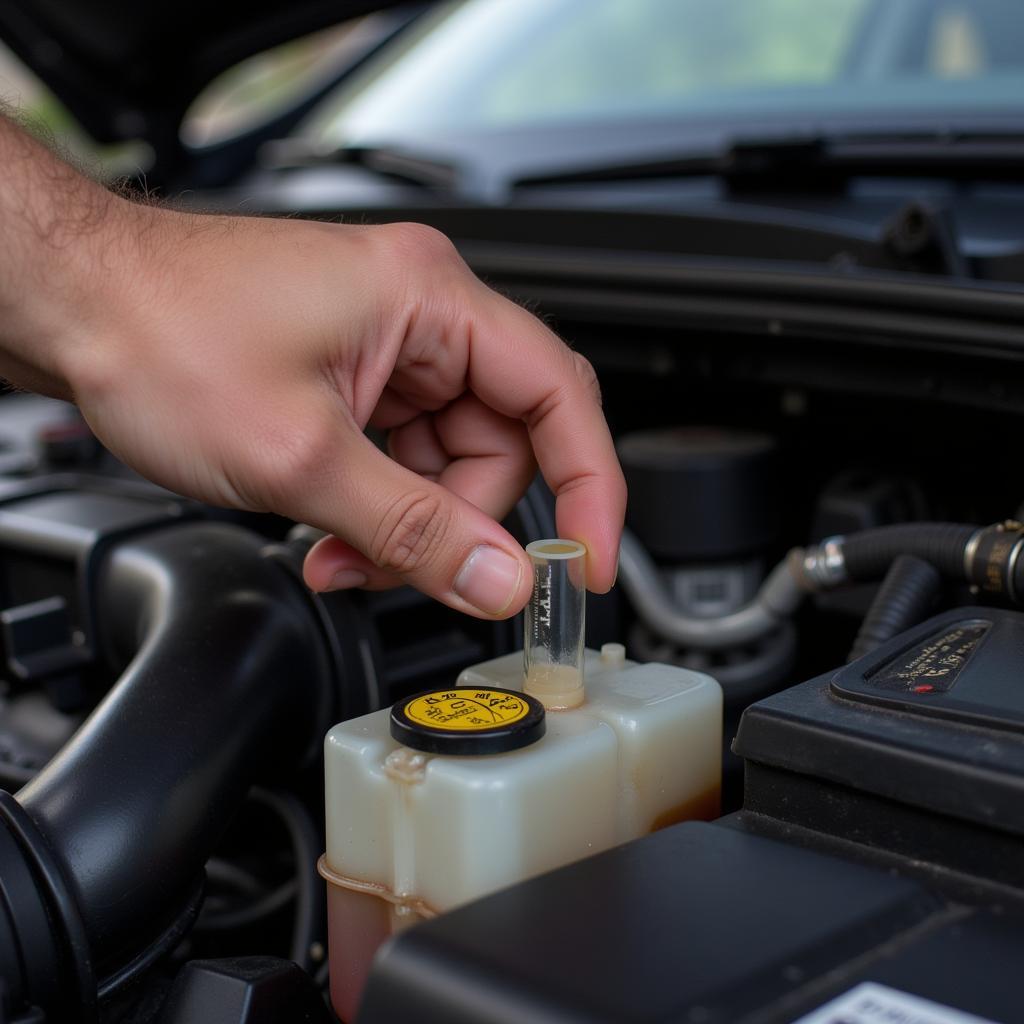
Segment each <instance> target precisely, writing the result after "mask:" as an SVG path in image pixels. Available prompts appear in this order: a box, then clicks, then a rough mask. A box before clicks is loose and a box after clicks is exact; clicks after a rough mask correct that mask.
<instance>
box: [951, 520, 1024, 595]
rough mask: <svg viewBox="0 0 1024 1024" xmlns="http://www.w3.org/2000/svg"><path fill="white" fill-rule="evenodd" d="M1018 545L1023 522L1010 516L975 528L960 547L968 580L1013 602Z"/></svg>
mask: <svg viewBox="0 0 1024 1024" xmlns="http://www.w3.org/2000/svg"><path fill="white" fill-rule="evenodd" d="M1022 548H1024V524H1022V523H1019V522H1017V521H1016V520H1014V519H1008V520H1006V521H1005V522H1002V523H996V524H995V525H993V526H986V527H985V528H984V529H982V530H979V531H978V532H977V533H976V534H975V535H974V536H973V537H971V539H970V541H969V542H968V544H967V546H966V548H965V549H964V568H965V569H966V571H967V580H968V582H969V583H970V584H971V586H972V587H974V588H975V589H976V590H983V591H985V592H986V593H989V594H998V595H1000V596H1002V597H1005V598H1006V599H1007V600H1009V601H1012V602H1016V601H1017V598H1018V595H1017V592H1016V586H1015V585H1014V580H1013V577H1014V573H1015V571H1016V569H1017V563H1018V562H1019V561H1020V556H1021V550H1022Z"/></svg>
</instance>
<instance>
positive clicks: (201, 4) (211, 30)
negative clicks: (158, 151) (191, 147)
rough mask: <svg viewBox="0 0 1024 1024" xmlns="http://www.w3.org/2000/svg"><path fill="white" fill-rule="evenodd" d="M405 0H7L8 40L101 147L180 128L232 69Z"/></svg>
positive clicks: (1, 16) (0, 7)
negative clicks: (196, 101)
mask: <svg viewBox="0 0 1024 1024" xmlns="http://www.w3.org/2000/svg"><path fill="white" fill-rule="evenodd" d="M397 6H400V0H246V2H245V3H237V2H230V0H228V2H220V0H214V2H212V3H211V2H210V0H176V2H174V3H140V2H138V0H4V3H2V4H0V39H2V40H3V42H4V43H5V44H6V45H7V46H9V47H10V48H11V49H12V50H13V51H14V52H15V53H16V54H17V55H18V56H19V57H20V58H21V60H23V61H24V62H25V64H26V65H27V66H28V67H29V68H31V69H32V71H34V72H35V73H36V74H37V75H38V76H39V78H41V79H42V80H43V81H44V82H45V83H46V84H47V85H48V86H49V88H50V89H52V90H53V92H54V93H55V94H56V95H57V97H58V98H59V99H60V100H61V102H62V103H63V104H64V105H65V106H66V107H67V108H68V109H69V110H70V111H71V113H72V114H73V115H74V116H75V117H76V118H77V119H78V121H79V122H80V123H81V124H82V126H83V127H84V128H85V129H86V130H87V131H88V132H89V133H90V134H91V135H92V136H93V137H94V138H95V139H96V140H97V141H99V142H104V143H108V142H117V141H121V140H125V139H140V138H141V139H146V140H148V141H150V142H154V143H157V144H159V143H160V141H162V139H163V138H165V137H166V135H167V134H168V133H171V132H177V128H178V125H179V124H180V122H181V118H182V115H183V114H184V112H185V110H186V108H187V107H188V105H189V103H190V102H191V101H192V99H193V98H194V97H195V96H196V95H197V94H198V92H199V91H200V89H202V87H203V86H204V85H206V84H207V83H208V82H209V81H210V80H211V79H212V78H214V77H215V76H216V75H218V74H219V73H220V72H222V71H224V70H226V69H227V68H229V67H231V66H232V65H234V64H236V63H238V62H239V61H241V60H244V59H245V58H246V57H250V56H252V55H253V54H256V53H260V52H262V51H263V50H266V49H269V48H270V47H272V46H276V45H278V44H280V43H284V42H288V41H289V40H291V39H296V38H298V37H300V36H302V35H304V34H306V33H308V32H314V31H316V30H317V29H321V28H326V27H328V26H330V25H335V24H338V23H339V22H343V21H345V20H347V19H349V18H354V17H358V16H360V15H364V14H369V13H371V12H374V11H379V10H384V9H386V8H390V7H397Z"/></svg>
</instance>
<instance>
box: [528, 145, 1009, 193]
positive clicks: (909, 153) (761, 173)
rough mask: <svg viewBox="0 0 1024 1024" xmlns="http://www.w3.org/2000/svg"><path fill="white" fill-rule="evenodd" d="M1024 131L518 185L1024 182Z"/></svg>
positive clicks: (793, 151)
mask: <svg viewBox="0 0 1024 1024" xmlns="http://www.w3.org/2000/svg"><path fill="white" fill-rule="evenodd" d="M1022 161H1024V132H1020V133H1018V132H1009V133H1002V132H963V131H957V132H949V131H926V132H913V131H908V132H876V133H861V134H849V135H795V136H782V137H779V138H768V139H738V140H736V141H735V142H733V143H732V144H730V145H729V146H728V147H726V148H725V149H724V150H721V151H718V152H712V153H693V152H689V153H682V154H680V155H679V156H674V155H669V156H667V157H666V156H658V157H655V158H652V159H650V160H640V161H630V162H627V163H620V164H604V165H598V166H586V167H578V168H569V169H566V170H559V171H553V172H550V173H543V174H531V175H528V176H524V177H520V178H518V179H516V181H515V182H513V188H530V187H539V186H545V185H575V184H587V183H591V182H592V183H599V182H609V183H610V182H628V181H640V180H643V179H646V178H688V177H718V178H722V179H724V180H725V181H726V182H727V183H728V184H729V185H730V187H732V188H733V189H734V190H737V191H747V190H753V191H762V190H772V191H777V190H779V189H780V188H781V189H782V190H784V191H792V190H799V191H808V190H812V191H831V190H832V189H834V188H841V187H842V186H843V185H844V184H845V183H846V181H847V180H848V179H849V178H851V177H856V176H858V175H885V176H887V177H888V176H892V177H915V178H918V177H922V176H937V177H942V178H968V179H978V178H986V179H989V178H1009V179H1013V180H1019V179H1020V173H1021V171H1020V169H1021V164H1022Z"/></svg>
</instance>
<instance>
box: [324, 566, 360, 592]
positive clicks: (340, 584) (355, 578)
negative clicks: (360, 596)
mask: <svg viewBox="0 0 1024 1024" xmlns="http://www.w3.org/2000/svg"><path fill="white" fill-rule="evenodd" d="M365 583H366V573H365V572H360V571H359V570H358V569H342V570H340V571H339V572H336V573H335V574H334V575H333V576H332V577H331V582H330V583H328V584H327V586H326V588H325V590H351V589H352V587H361V586H363V585H364V584H365Z"/></svg>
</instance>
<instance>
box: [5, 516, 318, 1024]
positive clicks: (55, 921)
mask: <svg viewBox="0 0 1024 1024" xmlns="http://www.w3.org/2000/svg"><path fill="white" fill-rule="evenodd" d="M264 545H265V541H264V540H263V539H262V538H260V537H259V536H257V535H255V534H252V533H249V532H248V531H245V530H242V529H240V528H237V527H233V526H228V525H218V524H213V523H190V524H186V525H183V526H174V527H172V528H165V529H161V530H159V531H158V532H156V533H153V534H148V535H143V536H141V537H137V538H134V539H129V540H127V541H124V542H121V543H120V544H119V545H118V546H116V547H115V548H114V549H113V551H112V553H111V554H110V555H109V556H108V558H107V560H106V562H105V564H104V566H103V568H102V569H101V571H100V574H99V577H98V582H97V593H96V601H97V606H98V608H99V609H100V610H101V615H100V619H101V621H102V622H103V623H104V624H105V625H106V635H105V636H104V637H103V640H104V645H105V648H106V652H107V654H108V656H109V657H110V658H111V659H112V660H113V663H114V664H115V665H121V666H126V667H125V668H124V671H123V674H122V675H121V677H120V679H119V681H118V682H117V684H116V685H115V686H114V687H113V689H112V690H111V691H110V693H109V694H108V695H107V697H106V698H105V699H104V700H103V701H102V703H100V705H99V706H98V707H97V708H96V710H95V711H94V712H93V714H92V716H91V717H90V718H89V720H88V721H87V722H86V723H85V724H84V725H83V727H82V728H81V729H80V730H79V732H78V733H77V734H76V736H75V737H74V739H73V740H72V741H71V742H70V743H69V744H68V745H67V746H66V747H65V748H64V749H63V750H62V751H61V753H60V754H59V755H58V756H57V757H56V758H54V760H53V761H52V762H51V763H50V764H49V765H48V766H47V767H46V768H45V769H44V770H43V772H42V773H41V774H40V775H39V776H38V777H37V778H36V779H34V780H33V781H32V782H31V783H30V784H29V785H28V786H26V787H25V788H24V789H23V790H21V792H20V793H18V795H17V801H15V800H14V799H13V798H10V797H7V798H6V799H5V800H3V801H2V802H0V946H2V945H3V944H4V941H5V940H8V941H11V942H13V943H14V947H13V948H14V949H15V950H16V952H17V955H15V953H10V951H8V955H0V969H2V970H3V971H4V972H5V973H4V975H3V977H2V981H3V983H4V984H5V985H6V988H7V995H8V998H9V999H10V1000H11V1004H12V1005H17V1004H18V1003H28V1004H32V1005H38V1006H40V1007H42V1008H43V1009H44V1010H45V1011H46V1012H47V1014H48V1015H49V1016H48V1017H47V1019H48V1020H50V1019H52V1020H74V1021H76V1022H79V1021H81V1022H85V1021H88V1020H90V1019H92V1018H93V1017H94V1015H95V1011H94V1006H95V1000H96V981H95V979H96V978H99V977H103V976H104V975H109V974H111V973H113V972H116V971H118V970H119V969H121V968H123V966H124V964H125V963H126V962H130V961H131V960H132V959H133V958H135V957H137V956H138V955H139V952H140V950H145V949H146V948H147V946H148V945H150V944H152V943H153V942H154V941H155V940H156V939H157V937H159V936H160V935H161V934H162V933H166V931H167V929H168V927H171V926H173V922H174V919H175V915H176V914H178V913H180V908H181V906H182V905H183V904H185V903H186V902H187V901H188V900H189V898H190V896H192V895H193V894H194V893H195V888H196V884H197V880H198V879H199V878H200V877H201V873H202V870H203V865H204V863H205V861H206V860H207V858H208V857H209V855H210V853H211V851H212V849H213V847H214V845H215V844H216V842H217V841H218V839H219V837H220V835H221V833H222V831H223V829H224V827H225V825H226V824H227V822H228V821H229V819H230V817H231V815H232V812H233V811H234V810H235V808H236V807H237V806H238V804H239V803H240V801H241V800H242V798H243V796H244V795H245V793H246V790H247V789H248V788H249V786H250V785H251V784H252V783H253V782H255V781H259V780H263V779H267V778H269V777H277V778H279V777H280V776H281V775H282V774H287V773H289V772H290V771H294V770H295V769H297V768H298V767H299V766H300V765H301V764H302V763H303V762H304V761H305V759H306V758H308V757H311V756H313V752H314V751H315V750H316V749H317V748H318V747H319V743H320V739H321V737H322V735H323V733H324V731H325V729H326V728H327V727H328V725H329V723H330V720H331V718H332V713H333V707H332V699H333V698H332V687H331V685H330V681H331V675H332V669H331V660H330V656H329V654H328V648H327V644H326V641H325V639H324V637H323V635H322V634H321V632H320V628H319V626H318V624H317V618H316V615H315V614H314V612H313V608H312V605H311V603H310V600H309V597H308V595H307V594H306V593H305V592H304V590H303V588H302V587H301V584H300V583H299V581H298V580H297V579H296V578H295V577H294V576H292V575H291V574H290V573H289V572H288V571H287V570H286V569H285V568H283V567H282V566H281V565H280V564H278V563H276V562H275V561H274V560H272V559H270V558H268V557H264V552H263V548H264ZM4 826H6V828H4ZM12 851H15V852H12ZM28 877H31V878H32V879H33V880H34V890H29V891H26V888H25V887H26V884H27V883H26V878H28ZM16 882H17V883H19V884H20V888H19V890H18V891H17V892H16V891H15V883H16ZM41 904H44V905H45V906H42V905H41ZM43 910H45V914H41V911H43ZM5 956H6V959H5ZM19 964H20V968H19V966H18V965H19Z"/></svg>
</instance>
